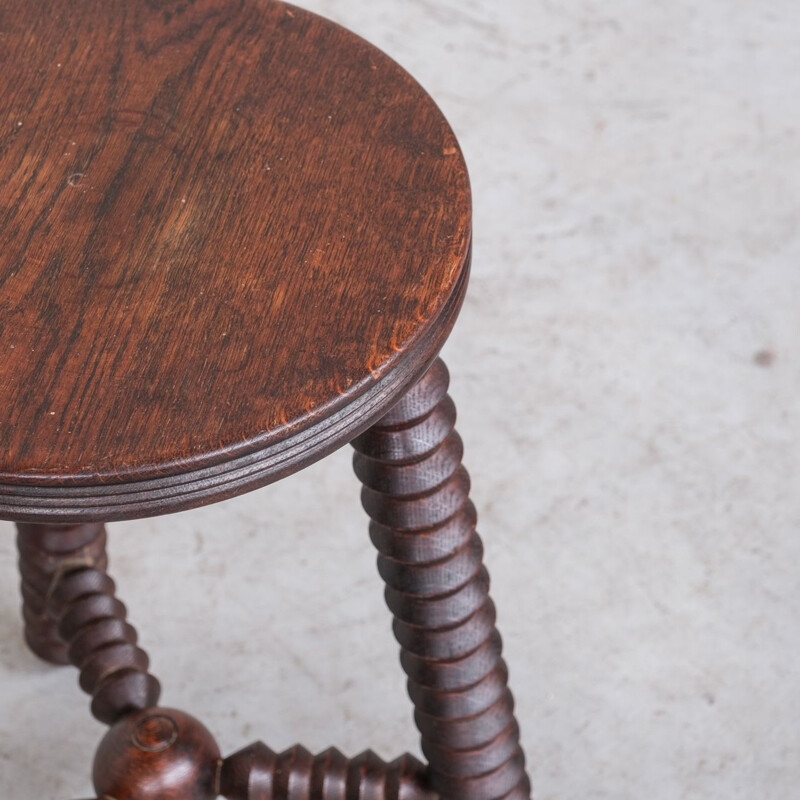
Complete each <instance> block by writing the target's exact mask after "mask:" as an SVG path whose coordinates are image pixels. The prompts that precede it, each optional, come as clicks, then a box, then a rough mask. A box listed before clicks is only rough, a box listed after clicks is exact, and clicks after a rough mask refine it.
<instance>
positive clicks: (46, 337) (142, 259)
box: [0, 0, 470, 522]
mask: <svg viewBox="0 0 800 800" xmlns="http://www.w3.org/2000/svg"><path fill="white" fill-rule="evenodd" d="M469 247H470V193H469V185H468V178H467V173H466V168H465V166H464V161H463V158H462V156H461V153H460V151H459V148H458V144H457V142H456V139H455V137H454V135H453V133H452V131H451V129H450V127H449V126H448V124H447V122H446V121H445V120H444V118H443V116H442V114H441V113H440V111H439V110H438V109H437V108H436V106H435V104H434V103H433V101H432V100H431V99H430V98H429V97H428V96H427V94H426V93H425V92H424V91H423V90H422V89H421V88H420V87H419V86H418V84H416V83H415V82H414V81H413V79H411V78H410V77H409V76H408V75H407V74H406V73H405V72H404V71H403V70H402V69H401V68H400V67H398V66H397V65H396V64H395V63H394V62H392V61H391V60H390V59H389V58H387V57H386V56H385V55H383V54H382V53H381V52H380V51H378V50H377V49H376V48H374V47H372V46H371V45H369V44H367V43H366V42H364V41H363V40H361V39H359V38H358V37H356V36H355V35H353V34H351V33H349V32H347V31H345V30H343V29H342V28H340V27H338V26H337V25H335V24H333V23H331V22H328V21H326V20H323V19H321V18H319V17H317V16H315V15H312V14H310V13H307V12H304V11H301V10H300V9H297V8H294V7H292V6H289V5H285V4H283V3H279V2H267V1H266V0H248V1H247V2H244V1H243V0H195V1H194V2H191V1H189V0H174V1H173V0H124V1H123V0H63V1H62V2H59V3H57V4H51V3H47V2H46V1H45V0H6V2H4V3H3V4H2V7H0V396H2V397H3V398H4V407H3V413H2V414H0V445H1V446H0V515H2V516H3V517H6V518H10V519H18V520H31V521H36V520H54V521H59V522H68V521H80V520H89V519H95V520H110V519H119V518H130V517H138V516H144V515H147V514H153V513H163V512H165V511H172V510H177V509H179V508H186V507H189V506H192V505H199V504H201V503H205V502H209V501H210V500H213V499H219V498H222V497H227V496H231V495H234V494H237V493H239V492H241V491H244V490H246V489H250V488H254V487H255V486H258V485H262V484H264V483H267V482H269V481H271V480H275V479H276V478H278V477H281V476H282V475H285V474H288V473H289V472H292V471H294V470H296V469H298V468H300V467H301V466H304V465H305V464H307V463H309V462H310V461H312V460H314V459H316V458H319V457H321V456H322V455H324V454H325V453H327V452H330V451H331V450H332V449H334V448H335V447H338V446H340V445H341V444H343V443H344V442H346V441H348V440H349V439H351V438H353V436H355V435H356V434H357V433H358V432H360V431H361V430H362V429H363V428H364V427H365V426H366V425H368V424H369V422H371V421H372V420H374V419H375V418H377V417H378V416H380V414H381V413H382V412H383V411H385V410H386V409H387V408H388V407H390V406H391V405H392V403H393V402H394V401H396V399H397V398H398V397H399V396H400V394H401V393H402V392H403V391H404V390H405V389H406V388H407V387H408V386H410V385H411V384H412V383H413V382H414V381H415V380H416V379H418V378H419V376H420V375H421V374H422V373H423V371H424V370H425V368H426V367H427V365H428V364H429V363H430V361H431V360H432V359H433V358H434V357H435V354H436V352H437V351H438V349H439V348H440V347H441V345H442V344H443V342H444V340H445V338H446V336H447V334H448V333H449V330H450V328H451V326H452V324H453V322H454V319H455V316H456V314H457V312H458V309H459V306H460V303H461V300H462V298H463V293H464V290H465V287H466V280H467V273H468V266H469Z"/></svg>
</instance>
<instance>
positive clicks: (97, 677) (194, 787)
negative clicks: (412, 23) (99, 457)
mask: <svg viewBox="0 0 800 800" xmlns="http://www.w3.org/2000/svg"><path fill="white" fill-rule="evenodd" d="M18 528H19V536H18V544H19V553H20V570H21V572H22V591H23V611H24V618H25V630H26V638H27V640H28V642H29V644H30V646H31V647H32V648H33V650H34V651H35V652H36V653H37V654H39V655H40V656H42V657H43V658H45V659H46V660H48V661H51V662H52V663H56V664H66V663H72V664H73V665H75V666H76V667H78V669H79V670H80V684H81V686H82V688H83V689H84V690H85V691H86V692H88V693H89V694H91V695H92V713H93V714H94V716H95V717H97V719H99V720H100V721H101V722H105V723H107V724H108V725H110V726H111V728H110V730H109V731H108V733H107V734H106V735H105V737H104V738H103V740H102V741H101V743H100V746H99V748H98V750H97V754H96V756H95V760H94V768H93V778H94V787H95V790H96V791H97V794H98V800H100V798H102V800H215V798H217V797H219V796H222V797H225V798H227V799H228V800H343V798H350V797H358V798H370V800H436V795H435V793H434V792H433V791H432V790H431V789H430V787H429V785H428V781H427V771H426V768H425V766H424V765H423V764H421V763H420V762H419V761H418V760H417V759H415V758H413V757H412V756H410V755H404V756H401V757H400V758H398V759H396V760H395V761H393V762H391V763H386V762H384V761H382V760H381V759H379V758H378V757H377V756H376V755H375V754H374V753H372V752H371V751H366V752H364V753H362V754H361V755H360V756H356V757H355V758H352V759H348V758H346V757H345V756H343V755H342V754H341V753H340V752H339V751H338V750H335V749H330V750H326V751H325V752H323V753H321V754H320V755H318V756H312V755H311V753H309V752H308V751H307V750H306V749H305V748H303V747H301V746H299V745H298V746H296V747H293V748H291V749H289V750H287V751H286V752H284V753H281V754H276V753H275V752H273V751H272V750H270V748H269V747H267V746H266V745H265V744H263V743H262V742H256V743H255V744H253V745H250V746H249V747H246V748H244V749H243V750H240V751H239V752H237V753H234V754H233V755H232V756H230V757H229V758H227V759H224V760H223V759H222V757H221V755H220V751H219V747H218V746H217V744H216V742H215V741H214V738H213V737H212V735H211V733H209V731H208V730H207V729H206V728H205V726H204V725H203V724H202V723H201V722H199V721H198V720H197V719H195V718H194V717H191V716H190V715H189V714H186V713H185V712H183V711H179V710H176V709H172V708H161V707H158V706H157V705H156V703H157V702H158V698H159V695H160V686H159V683H158V681H157V680H156V679H155V678H154V677H153V676H152V675H150V674H149V672H148V667H149V662H148V657H147V654H146V653H145V652H144V651H143V650H142V649H141V648H139V647H138V646H137V635H136V631H135V629H134V628H133V627H132V626H131V625H130V624H129V623H128V622H127V621H126V609H125V606H124V605H123V604H122V603H121V602H120V601H119V600H118V599H117V598H116V596H115V586H114V581H113V580H112V579H111V578H110V577H109V576H108V574H107V573H106V571H105V570H106V565H107V558H106V552H105V542H106V533H105V529H104V527H103V525H100V524H90V525H77V526H71V527H67V526H49V525H23V524H20V525H19V526H18Z"/></svg>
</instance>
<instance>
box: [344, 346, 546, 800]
mask: <svg viewBox="0 0 800 800" xmlns="http://www.w3.org/2000/svg"><path fill="white" fill-rule="evenodd" d="M448 383H449V376H448V373H447V369H446V367H445V365H444V363H443V362H442V361H441V360H437V361H436V362H435V363H434V365H433V366H432V367H431V369H430V370H429V371H428V373H427V374H426V375H425V377H424V378H423V379H422V380H421V381H420V382H419V383H418V384H417V385H416V386H415V387H414V388H413V389H412V390H411V391H409V392H408V393H407V394H406V395H405V396H404V398H403V399H402V400H401V401H400V402H399V403H398V404H397V405H396V406H395V407H394V408H392V410H391V411H390V412H389V413H388V414H387V415H386V416H384V417H383V419H381V420H380V421H379V422H378V423H377V425H375V426H374V427H372V428H371V429H370V430H369V431H367V432H366V433H364V434H362V435H361V436H359V437H358V439H356V440H355V441H354V442H353V445H354V447H355V450H356V453H355V455H354V467H355V471H356V474H357V475H358V477H359V478H360V479H361V481H362V483H363V484H364V488H363V490H362V495H361V499H362V503H363V505H364V509H365V510H366V511H367V513H368V514H369V516H370V517H371V518H372V522H371V523H370V537H371V539H372V542H373V544H374V545H375V547H376V548H377V549H378V551H379V553H380V555H379V557H378V569H379V571H380V574H381V577H382V578H383V579H384V581H385V582H386V602H387V603H388V605H389V608H390V609H391V611H392V613H393V614H394V618H395V620H394V632H395V636H396V637H397V640H398V641H399V642H400V645H401V648H402V651H401V663H402V665H403V669H404V670H405V672H406V673H407V675H408V690H409V694H410V696H411V699H412V701H413V702H414V705H415V707H416V717H415V718H416V722H417V726H418V727H419V729H420V732H421V733H422V750H423V752H424V753H425V756H426V757H427V759H428V763H429V779H430V783H431V787H432V788H433V789H434V790H436V791H437V792H438V793H440V795H441V796H442V797H443V798H448V800H500V798H505V800H529V798H530V794H531V785H530V781H529V779H528V776H527V774H526V773H525V756H524V754H523V751H522V748H521V747H520V743H519V727H518V725H517V721H516V719H515V718H514V700H513V697H512V695H511V692H510V690H509V689H508V669H507V667H506V665H505V662H504V661H503V660H502V658H501V651H502V642H501V639H500V634H499V632H498V631H497V628H496V627H495V621H496V614H495V608H494V604H493V603H492V601H491V599H490V597H489V575H488V573H487V571H486V568H485V567H484V566H483V545H482V543H481V540H480V537H479V536H478V534H477V533H476V531H475V525H476V521H477V514H476V511H475V507H474V505H473V504H472V502H471V501H470V499H469V487H470V483H469V475H468V474H467V472H466V470H465V469H464V467H463V466H462V464H461V457H462V454H463V446H462V443H461V439H460V437H459V435H458V433H456V431H455V429H454V425H455V418H456V412H455V406H454V405H453V401H452V400H451V399H450V397H449V395H448V394H447V388H448Z"/></svg>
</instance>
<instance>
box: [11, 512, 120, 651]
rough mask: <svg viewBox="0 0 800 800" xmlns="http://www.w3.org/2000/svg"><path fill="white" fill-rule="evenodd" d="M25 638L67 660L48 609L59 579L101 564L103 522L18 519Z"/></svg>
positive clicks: (103, 555)
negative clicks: (51, 522)
mask: <svg viewBox="0 0 800 800" xmlns="http://www.w3.org/2000/svg"><path fill="white" fill-rule="evenodd" d="M17 549H18V551H19V571H20V577H21V579H22V584H21V588H22V616H23V619H24V621H25V641H26V642H27V643H28V646H29V647H30V648H31V650H33V652H34V653H36V655H37V656H39V657H40V658H42V659H44V660H45V661H49V662H50V663H51V664H69V663H70V662H69V656H68V654H67V645H66V643H65V642H64V639H63V638H62V637H61V635H60V634H59V632H58V620H57V619H56V618H55V617H54V616H53V614H52V613H51V610H50V609H49V608H48V600H49V598H50V595H51V593H52V591H53V589H54V587H55V586H56V584H57V583H58V581H59V578H60V577H61V576H62V575H64V574H66V572H67V571H68V570H70V569H74V568H76V567H95V568H97V569H101V570H103V569H105V568H106V566H107V564H108V558H107V556H106V531H105V526H104V525H102V524H101V523H89V524H86V525H35V524H31V523H23V522H19V523H17Z"/></svg>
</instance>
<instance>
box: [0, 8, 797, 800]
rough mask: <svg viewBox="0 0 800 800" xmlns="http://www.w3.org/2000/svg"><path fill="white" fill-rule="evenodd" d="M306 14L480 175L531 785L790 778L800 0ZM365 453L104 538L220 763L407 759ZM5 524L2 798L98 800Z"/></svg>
mask: <svg viewBox="0 0 800 800" xmlns="http://www.w3.org/2000/svg"><path fill="white" fill-rule="evenodd" d="M305 5H306V6H307V7H310V8H312V9H313V10H317V11H319V12H321V13H323V14H326V15H327V16H330V17H333V18H335V19H337V20H338V21H340V22H342V23H343V24H345V25H347V26H348V27H350V28H352V29H354V30H356V31H357V32H359V33H361V34H362V35H364V36H365V37H366V38H368V39H370V40H371V41H373V42H374V43H375V44H377V45H379V46H380V47H382V48H383V49H385V50H386V51H387V52H389V53H390V54H391V55H392V56H393V57H395V58H396V59H397V60H398V61H400V62H401V63H402V64H403V65H405V66H406V67H407V68H408V69H409V70H410V71H411V72H412V73H413V74H414V75H415V76H416V77H417V78H418V79H419V80H420V81H421V82H422V83H423V85H424V86H426V87H427V88H428V90H429V91H430V92H431V93H432V94H433V96H434V97H435V98H436V99H437V101H438V102H439V104H440V105H441V107H442V108H443V110H444V111H445V113H446V114H447V116H448V117H449V119H450V120H451V122H452V124H453V126H454V128H455V130H456V132H457V134H458V135H459V137H460V139H461V141H462V144H463V146H464V149H465V151H466V155H467V160H468V163H469V164H470V168H471V173H472V180H473V188H474V193H475V203H476V209H475V210H476V220H475V226H476V227H475V235H476V239H475V262H474V272H473V280H472V285H471V290H470V294H469V297H468V300H467V302H466V305H465V307H464V310H463V313H462V317H461V321H460V323H459V325H458V326H457V328H456V331H455V333H454V335H453V337H452V339H451V341H450V343H449V344H448V346H447V348H446V351H445V356H446V357H447V359H448V362H449V365H450V368H451V371H452V373H453V380H452V393H453V396H454V398H455V399H456V402H457V403H458V404H459V411H460V431H461V434H462V437H463V438H464V440H465V444H466V458H465V463H466V465H467V467H468V468H469V470H470V472H471V473H472V476H473V480H474V487H475V488H474V499H475V502H476V505H477V506H478V510H479V514H480V526H479V528H480V531H481V533H482V535H483V536H484V538H485V541H486V545H487V559H488V565H489V568H490V570H491V572H492V575H493V578H494V596H495V600H496V602H497V605H498V608H499V618H500V626H501V629H502V630H503V634H504V639H505V642H506V650H507V658H508V661H509V664H510V666H511V670H512V685H513V687H514V690H515V693H516V695H517V698H518V710H519V716H520V719H521V723H522V725H523V733H524V737H525V739H524V741H525V744H526V748H527V751H528V754H529V757H530V760H531V766H532V771H533V778H534V783H535V786H536V797H537V798H538V799H539V800H600V799H601V798H614V800H628V798H630V800H641V798H648V800H679V799H681V800H682V799H684V798H686V799H687V800H701V799H702V800H709V798H710V799H711V800H715V799H716V798H720V799H721V798H725V800H745V798H746V799H747V800H752V798H758V800H786V798H790V797H793V796H795V795H796V786H797V780H798V774H800V760H799V759H798V753H800V727H798V724H797V719H798V716H800V667H798V663H800V662H798V658H797V653H798V649H799V648H800V618H799V617H798V607H800V569H798V561H800V536H798V531H799V530H800V448H798V434H800V314H798V308H800V104H798V103H797V98H798V96H800V7H798V6H797V4H796V3H793V2H789V1H788V0H764V1H763V2H758V3H756V2H745V0H735V1H734V2H723V0H706V2H703V3H697V2H686V1H685V0H677V2H672V3H652V2H650V3H642V2H633V0H610V2H606V3H597V2H588V0H577V1H576V2H572V3H556V2H550V0H501V1H500V2H494V0H404V1H403V2H399V0H307V2H306V3H305ZM349 460H350V453H349V452H348V451H342V452H340V453H337V454H335V455H334V456H333V457H331V458H329V459H328V460H326V461H325V462H322V463H320V464H317V465H316V466H314V467H313V468H311V469H309V470H307V471H305V472H304V473H302V474H300V475H296V476H294V477H293V478H291V479H289V480H287V481H284V482H283V483H281V484H279V485H276V486H272V487H269V488H267V489H264V490H261V491H258V492H255V493H253V494H250V495H248V496H245V497H241V498H239V499H237V500H233V501H230V502H227V503H224V504H221V505H217V506H213V507H210V508H207V509H203V510H199V511H193V512H187V513H183V514H178V515H175V516H172V517H166V518H162V519H158V520H148V521H144V522H134V523H125V524H119V525H115V526H112V527H111V537H112V538H111V544H110V552H111V559H112V568H113V570H114V572H115V575H116V577H117V580H118V583H119V585H120V593H121V595H122V596H123V597H124V599H125V601H126V603H127V604H128V605H129V607H130V610H131V616H132V619H133V621H134V623H135V624H136V625H137V627H138V628H139V629H140V631H141V634H142V641H143V644H144V646H145V647H147V648H148V650H149V651H150V652H151V654H152V659H153V671H154V672H155V673H156V674H157V675H158V676H159V677H160V678H161V679H162V680H163V682H164V685H165V693H164V700H165V702H166V703H168V704H170V705H173V706H178V707H182V708H185V709H187V710H189V711H191V712H192V713H194V714H196V715H197V716H199V717H201V718H202V719H203V720H204V722H205V723H206V724H207V725H208V726H209V727H210V728H211V729H212V730H213V731H214V732H215V733H216V734H217V735H218V738H219V741H220V744H221V746H222V748H223V750H225V751H227V752H231V751H233V750H235V749H238V748H239V747H241V746H243V745H245V744H247V743H248V742H250V741H252V740H253V739H255V738H263V739H264V740H265V741H266V742H268V743H269V744H270V746H271V747H273V748H274V749H280V748H283V747H286V746H288V745H290V744H293V743H294V742H296V741H302V742H303V743H304V744H306V745H307V746H308V747H309V748H310V749H312V750H319V749H323V748H325V747H327V746H329V745H336V746H338V747H340V748H341V749H342V750H344V751H346V752H348V753H356V752H359V751H360V750H362V749H363V748H364V747H365V746H372V747H373V748H374V749H375V750H376V751H377V752H378V753H379V754H381V755H383V756H385V757H393V756H394V755H396V754H399V753H400V752H401V751H403V750H405V749H410V750H412V751H416V734H415V730H414V727H413V724H412V723H411V719H410V705H409V703H408V701H407V700H406V697H405V692H404V680H403V675H402V673H401V670H400V669H399V667H398V666H397V647H396V645H395V644H394V641H393V639H392V636H391V633H390V627H389V614H388V612H386V611H385V609H384V608H383V605H382V599H381V583H380V581H379V579H378V577H377V575H376V573H375V568H374V555H373V552H372V548H371V546H370V544H369V541H368V538H367V535H366V524H367V523H366V519H365V515H364V514H363V512H362V511H361V509H360V506H359V503H358V488H359V487H358V482H357V481H356V479H355V478H354V477H352V476H351V474H350V467H349ZM11 534H12V526H11V525H9V524H7V523H2V524H0V797H3V798H7V799H8V800H18V799H19V800H23V799H24V800H28V798H33V797H42V798H53V800H57V799H58V798H63V800H69V799H70V798H76V797H81V796H88V794H89V792H90V784H89V780H88V773H89V766H90V763H91V758H92V754H93V751H94V746H95V743H96V741H97V740H98V738H99V737H100V735H101V733H102V729H101V727H100V726H99V725H98V724H97V723H95V722H93V721H92V720H91V718H90V716H89V713H88V710H87V702H86V698H85V697H84V696H83V695H82V694H81V692H80V691H79V689H78V688H77V685H76V676H75V674H74V672H73V671H69V670H67V671H59V670H53V669H51V668H49V667H46V666H44V665H42V664H40V663H38V662H37V661H36V660H35V659H34V657H33V656H31V655H29V654H28V653H27V652H26V650H25V649H24V648H23V646H22V642H21V637H20V630H21V626H20V624H19V620H18V601H17V587H16V580H17V579H16V571H15V563H14V561H15V555H14V548H13V536H12V535H11ZM167 564H169V565H171V566H169V567H166V566H164V565H167ZM166 573H168V575H167V577H168V580H164V578H165V574H166Z"/></svg>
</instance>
